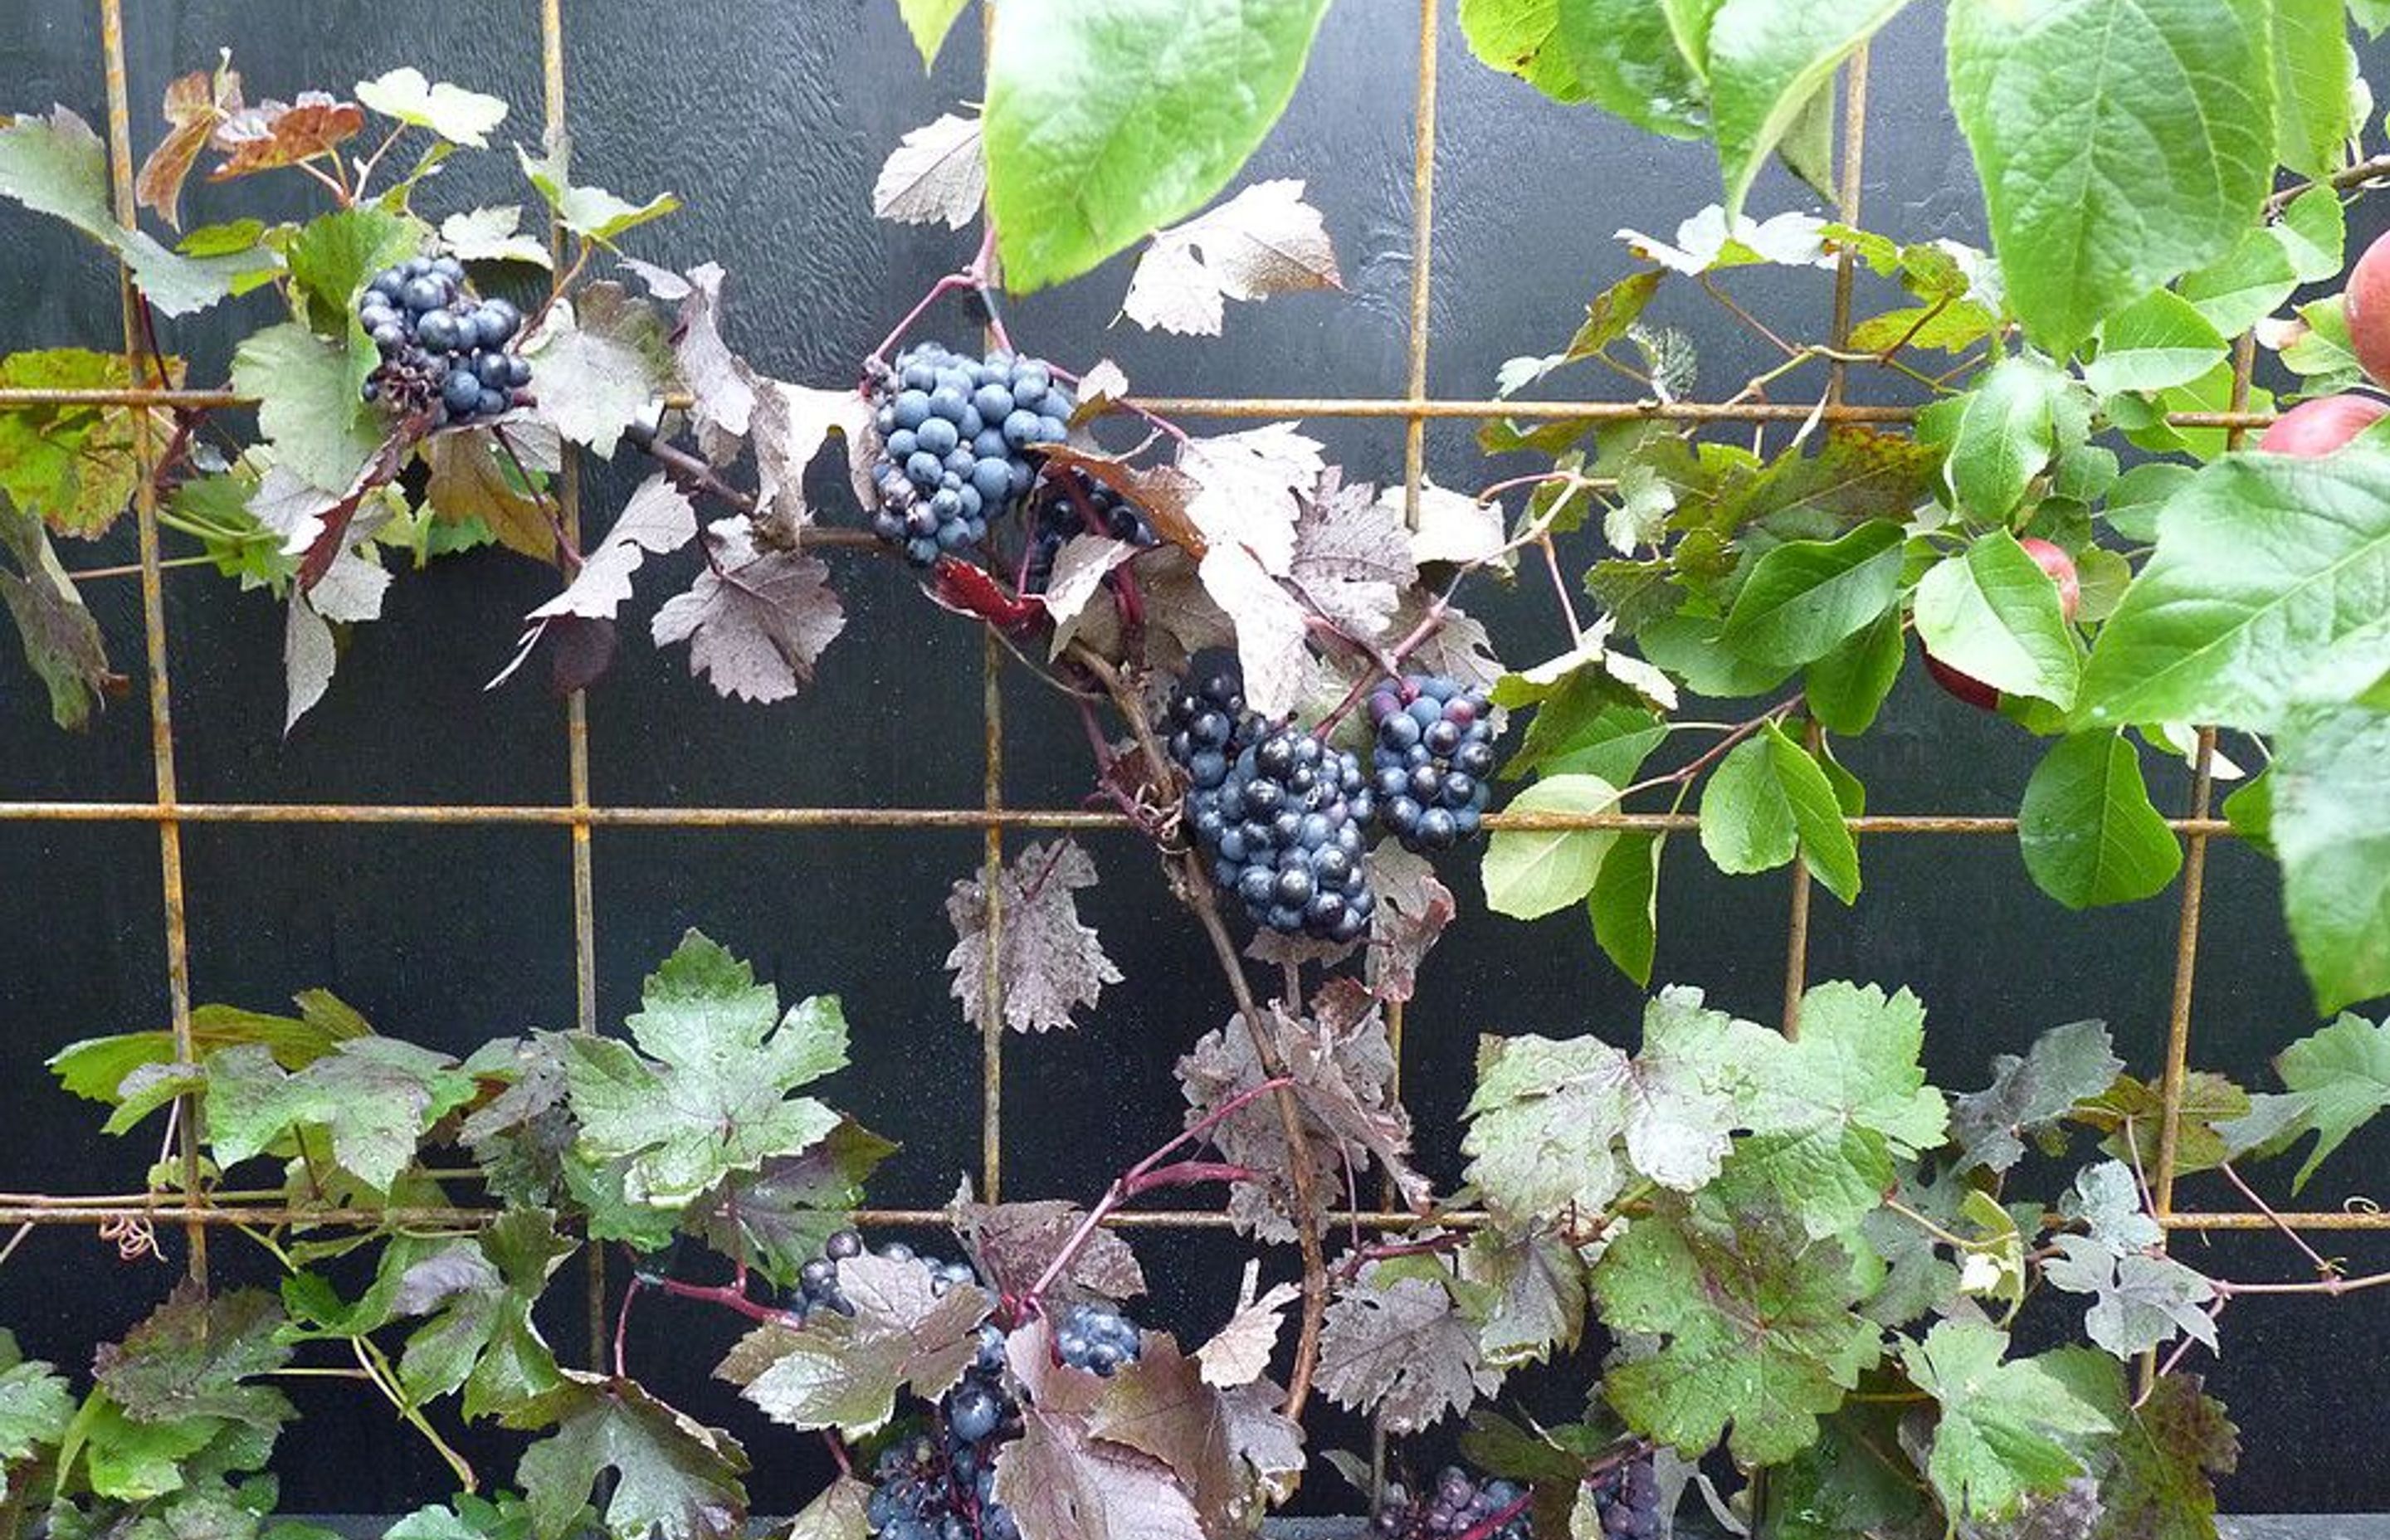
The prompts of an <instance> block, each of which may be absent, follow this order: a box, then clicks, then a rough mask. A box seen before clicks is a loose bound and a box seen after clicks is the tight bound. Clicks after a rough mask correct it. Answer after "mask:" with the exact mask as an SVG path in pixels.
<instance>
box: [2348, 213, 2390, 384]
mask: <svg viewBox="0 0 2390 1540" xmlns="http://www.w3.org/2000/svg"><path fill="white" fill-rule="evenodd" d="M2341 302H2342V304H2343V306H2344V307H2345V310H2346V313H2347V315H2348V340H2349V344H2350V346H2351V347H2353V348H2355V349H2356V351H2357V361H2358V363H2359V364H2362V365H2363V366H2365V372H2366V373H2367V374H2370V375H2371V376H2372V377H2373V381H2374V383H2375V384H2377V385H2390V236H2382V237H2377V238H2376V239H2375V240H2374V242H2373V244H2372V245H2371V246H2369V247H2367V248H2366V249H2365V255H2363V256H2361V257H2359V258H2358V259H2357V265H2356V266H2354V267H2352V268H2350V269H2349V270H2348V288H2347V289H2346V290H2345V292H2344V293H2343V295H2342V296H2341Z"/></svg>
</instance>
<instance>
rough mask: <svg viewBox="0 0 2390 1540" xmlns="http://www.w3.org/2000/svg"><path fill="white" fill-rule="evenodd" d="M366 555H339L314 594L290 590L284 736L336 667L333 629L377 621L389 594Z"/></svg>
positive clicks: (387, 579) (355, 551) (360, 548)
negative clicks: (382, 604)
mask: <svg viewBox="0 0 2390 1540" xmlns="http://www.w3.org/2000/svg"><path fill="white" fill-rule="evenodd" d="M351 532H352V533H355V534H358V535H360V536H363V535H366V534H369V533H371V531H370V530H366V529H359V528H358V527H357V526H356V525H354V524H352V525H351ZM368 549H369V547H367V546H366V545H362V544H360V545H354V546H352V547H350V548H348V549H345V550H343V551H341V553H340V555H339V556H337V557H335V558H333V559H332V564H331V566H330V567H329V568H328V570H327V571H325V573H324V575H323V576H322V577H321V578H319V579H317V580H316V583H315V586H314V587H313V588H307V587H303V586H300V585H298V584H293V585H292V587H291V590H290V604H289V620H288V622H287V624H286V626H285V629H284V632H283V643H282V666H283V675H284V685H285V691H284V705H283V714H282V730H283V731H284V732H285V733H286V734H287V733H289V731H290V729H291V728H292V727H294V726H296V725H298V722H299V719H300V718H301V717H302V716H304V715H305V714H306V713H307V712H308V711H309V710H311V709H312V708H313V707H314V706H315V702H317V701H318V700H321V699H324V692H325V691H326V690H327V689H328V688H330V687H331V684H332V671H333V669H334V668H335V666H337V664H338V663H339V661H340V653H339V650H338V648H337V646H336V644H335V642H334V639H333V632H332V627H333V625H335V624H339V625H343V626H347V625H355V624H358V623H361V622H366V621H373V620H379V619H380V618H381V603H382V597H383V596H384V595H385V594H387V593H388V592H389V591H390V583H391V575H390V573H389V572H387V571H384V570H383V569H382V566H381V563H380V562H379V561H377V560H375V559H374V558H372V557H371V556H370V555H367V554H366V552H367V550H368Z"/></svg>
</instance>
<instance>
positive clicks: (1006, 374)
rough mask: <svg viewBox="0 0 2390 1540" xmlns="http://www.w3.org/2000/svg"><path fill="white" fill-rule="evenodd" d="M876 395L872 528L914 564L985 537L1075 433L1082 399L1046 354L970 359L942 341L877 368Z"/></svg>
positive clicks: (871, 389) (873, 394)
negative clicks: (1049, 450) (1048, 455)
mask: <svg viewBox="0 0 2390 1540" xmlns="http://www.w3.org/2000/svg"><path fill="white" fill-rule="evenodd" d="M869 395H870V399H871V404H872V407H873V412H874V418H873V420H874V422H875V424H876V426H877V427H878V428H879V430H880V458H879V461H878V463H877V464H876V466H875V467H874V468H873V471H872V477H873V481H874V482H875V483H876V485H877V486H878V488H879V491H880V508H879V510H878V511H877V512H876V513H874V514H873V516H872V520H871V527H872V530H873V532H874V533H877V534H878V535H879V536H880V539H882V540H884V541H886V542H888V543H889V544H890V545H895V546H898V547H900V548H901V549H902V550H903V551H904V553H905V557H906V560H908V561H910V562H912V563H913V564H914V565H915V566H917V567H927V566H929V565H931V564H932V563H933V562H935V561H936V560H937V559H938V558H939V557H940V556H941V555H946V554H951V553H954V552H957V551H962V550H968V549H970V547H972V546H975V545H978V544H979V543H980V542H981V541H983V540H984V539H986V538H987V532H988V528H989V526H990V525H992V524H994V523H995V522H996V520H998V519H1000V518H1002V517H1003V516H1004V515H1005V514H1006V513H1008V512H1009V511H1011V510H1012V509H1013V508H1014V507H1018V506H1019V505H1020V503H1021V501H1022V498H1024V497H1025V496H1027V494H1028V493H1029V489H1030V486H1031V484H1032V483H1033V482H1034V481H1035V480H1036V474H1037V465H1038V459H1039V457H1040V451H1042V450H1043V449H1044V448H1045V446H1046V445H1047V444H1050V443H1060V442H1061V441H1062V440H1063V438H1064V437H1066V436H1067V435H1068V433H1069V431H1070V429H1069V422H1070V417H1071V413H1072V410H1073V407H1074V406H1075V404H1076V403H1075V402H1074V401H1073V399H1072V395H1071V392H1070V391H1069V389H1068V388H1067V387H1064V386H1062V385H1059V384H1057V383H1056V382H1055V380H1054V376H1053V369H1052V366H1050V365H1048V364H1047V363H1045V362H1044V361H1043V360H1040V359H1034V358H1022V357H1018V356H1016V355H1015V354H1012V353H1004V352H996V353H988V354H987V355H986V356H984V357H983V358H970V357H968V356H966V355H964V354H961V353H955V352H953V351H951V350H950V349H948V348H946V347H944V345H942V344H940V343H936V342H922V343H919V344H917V345H915V346H913V347H910V348H907V349H906V350H905V351H904V352H903V353H898V354H897V355H896V361H895V363H894V364H893V365H892V366H885V367H877V368H876V372H875V374H874V376H873V378H872V380H871V383H870V386H869Z"/></svg>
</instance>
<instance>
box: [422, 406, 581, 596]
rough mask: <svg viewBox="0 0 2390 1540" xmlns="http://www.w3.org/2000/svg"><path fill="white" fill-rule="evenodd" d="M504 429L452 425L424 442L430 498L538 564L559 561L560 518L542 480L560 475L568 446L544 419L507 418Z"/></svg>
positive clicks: (446, 513)
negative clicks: (452, 427) (548, 426)
mask: <svg viewBox="0 0 2390 1540" xmlns="http://www.w3.org/2000/svg"><path fill="white" fill-rule="evenodd" d="M500 432H501V430H499V429H497V428H495V427H490V428H482V427H475V428H467V429H450V430H448V431H446V432H443V433H435V434H433V435H432V436H431V437H430V438H429V439H427V440H425V441H424V443H423V444H422V446H421V448H420V450H419V453H420V455H421V456H422V459H423V464H424V466H425V468H427V469H428V470H429V471H430V476H429V477H428V478H427V479H426V481H425V482H424V487H423V500H424V502H425V503H427V504H429V505H430V507H431V510H432V512H433V513H435V514H436V515H438V517H439V518H440V520H441V521H442V522H443V523H448V524H461V523H467V522H470V521H474V520H478V521H479V522H480V523H482V525H483V526H485V527H486V528H487V529H488V530H489V532H490V533H491V534H493V535H495V536H496V537H497V540H498V543H499V544H500V545H504V546H506V547H507V549H508V550H510V551H520V552H521V553H522V554H523V555H525V556H527V557H530V558H532V559H533V560H534V561H542V562H546V561H553V560H554V559H555V558H556V521H555V520H554V518H553V517H551V513H550V505H549V503H548V501H547V497H546V485H545V482H544V480H539V479H538V478H546V477H547V476H550V475H553V474H554V473H555V472H556V471H557V469H558V468H559V466H560V465H561V464H562V462H563V453H564V446H563V443H562V442H561V441H559V439H558V438H557V436H556V434H555V433H554V431H553V430H550V429H548V428H547V426H546V424H544V423H530V422H514V423H508V425H507V426H506V428H505V429H504V430H503V432H504V437H503V438H501V437H500ZM518 460H520V462H521V466H520V469H518V468H517V466H516V462H517V461H518ZM526 472H528V473H529V475H528V476H526V474H525V473H526Z"/></svg>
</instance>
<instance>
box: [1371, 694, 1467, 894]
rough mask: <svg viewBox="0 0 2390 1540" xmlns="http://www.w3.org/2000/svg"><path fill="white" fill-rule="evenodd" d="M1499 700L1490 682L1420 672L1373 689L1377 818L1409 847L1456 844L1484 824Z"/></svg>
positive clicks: (1417, 850) (1428, 849) (1426, 849)
mask: <svg viewBox="0 0 2390 1540" xmlns="http://www.w3.org/2000/svg"><path fill="white" fill-rule="evenodd" d="M1492 712H1493V703H1492V702H1491V701H1490V700H1488V699H1486V697H1485V693H1484V691H1483V690H1474V689H1464V688H1462V687H1460V686H1459V685H1458V684H1456V683H1454V682H1453V681H1452V680H1449V679H1439V678H1432V677H1428V676H1424V675H1420V674H1413V675H1410V676H1409V677H1407V678H1406V679H1404V680H1403V681H1402V682H1401V683H1400V684H1396V683H1394V681H1392V680H1389V681H1387V682H1386V683H1385V684H1382V685H1380V686H1379V687H1377V688H1376V689H1375V690H1373V691H1371V692H1370V695H1369V721H1370V723H1371V724H1372V725H1374V726H1375V727H1376V728H1377V734H1378V737H1377V744H1376V747H1375V749H1374V750H1373V751H1372V753H1371V765H1372V768H1373V771H1374V774H1373V776H1372V777H1371V782H1370V784H1371V788H1372V789H1373V790H1375V791H1376V793H1377V801H1378V819H1379V822H1380V823H1381V824H1382V825H1384V827H1385V830H1386V832H1387V833H1389V834H1391V835H1393V836H1394V838H1395V839H1397V840H1399V841H1402V842H1403V848H1404V849H1406V850H1408V851H1412V852H1414V853H1420V854H1425V853H1428V852H1431V851H1443V850H1450V849H1451V848H1452V847H1453V846H1455V845H1457V844H1459V843H1460V842H1461V841H1464V840H1467V839H1469V838H1470V837H1471V836H1472V835H1474V834H1475V833H1476V832H1477V827H1478V821H1479V819H1481V818H1483V817H1484V814H1485V804H1486V802H1487V801H1489V800H1490V799H1491V798H1492V796H1493V789H1492V788H1491V787H1490V786H1489V785H1487V784H1486V777H1487V776H1491V775H1492V774H1493V773H1494V722H1493V714H1492Z"/></svg>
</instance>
